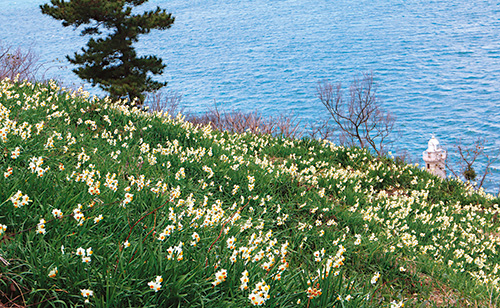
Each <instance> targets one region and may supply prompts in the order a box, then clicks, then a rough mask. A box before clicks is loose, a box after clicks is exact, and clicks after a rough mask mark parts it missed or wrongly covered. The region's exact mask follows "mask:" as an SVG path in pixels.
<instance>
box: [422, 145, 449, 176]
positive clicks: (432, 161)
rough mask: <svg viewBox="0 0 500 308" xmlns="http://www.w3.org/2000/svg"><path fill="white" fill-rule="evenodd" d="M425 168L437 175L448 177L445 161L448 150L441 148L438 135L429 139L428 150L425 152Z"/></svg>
mask: <svg viewBox="0 0 500 308" xmlns="http://www.w3.org/2000/svg"><path fill="white" fill-rule="evenodd" d="M423 159H424V161H425V169H426V170H427V171H428V172H430V173H432V174H434V175H437V176H440V177H442V178H443V179H444V178H446V170H445V168H444V162H445V160H446V151H445V150H443V149H442V148H441V146H440V145H439V141H438V140H437V139H436V137H434V136H432V138H431V139H430V140H429V144H428V147H427V150H425V151H424V153H423Z"/></svg>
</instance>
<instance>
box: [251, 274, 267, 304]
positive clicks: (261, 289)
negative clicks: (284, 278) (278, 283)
mask: <svg viewBox="0 0 500 308" xmlns="http://www.w3.org/2000/svg"><path fill="white" fill-rule="evenodd" d="M269 289H270V287H269V285H268V284H266V282H265V281H264V280H262V281H261V282H259V283H257V284H256V285H255V288H254V289H253V290H252V293H250V294H249V295H248V299H250V302H251V303H252V304H253V305H254V306H262V305H264V304H265V303H266V301H267V300H268V299H269V298H271V295H269Z"/></svg>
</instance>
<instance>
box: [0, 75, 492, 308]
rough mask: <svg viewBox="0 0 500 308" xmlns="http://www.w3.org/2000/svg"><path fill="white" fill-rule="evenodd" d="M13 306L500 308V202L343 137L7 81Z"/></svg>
mask: <svg viewBox="0 0 500 308" xmlns="http://www.w3.org/2000/svg"><path fill="white" fill-rule="evenodd" d="M0 139H1V141H0V144H1V146H2V147H1V151H2V153H3V155H2V156H1V157H0V238H1V240H0V256H1V257H2V258H3V259H4V261H3V262H0V303H2V304H3V305H1V304H0V307H3V306H5V307H26V306H37V307H77V306H79V307H236V306H238V307H251V306H253V305H262V306H266V307H332V306H334V307H402V306H403V304H404V306H405V307H434V306H437V307H453V306H455V307H466V306H478V307H488V306H490V307H496V306H497V305H498V302H499V292H498V287H499V284H498V283H499V281H500V273H498V269H499V268H500V266H499V265H498V264H499V260H500V256H499V255H498V253H497V252H498V251H500V237H499V235H498V234H500V224H499V222H498V213H499V207H498V203H499V199H498V198H497V199H495V198H494V197H493V196H491V195H487V194H484V193H483V192H476V191H474V190H473V189H472V188H471V187H469V186H467V185H465V184H464V183H461V182H459V181H457V180H451V179H448V180H441V179H440V178H437V177H434V176H432V175H430V174H428V173H426V172H425V171H422V170H421V169H419V168H418V167H417V166H412V165H407V164H404V163H396V162H395V161H393V160H392V159H390V158H386V157H374V156H372V155H371V154H370V153H369V152H367V151H365V150H361V149H358V148H345V147H341V146H336V145H334V144H332V143H331V142H329V141H318V140H310V139H301V140H292V139H286V138H275V137H272V136H269V135H254V134H250V133H244V134H229V133H227V132H218V131H213V130H212V129H211V128H210V126H204V127H201V126H199V127H196V126H194V125H193V124H192V123H190V122H185V121H184V120H183V118H182V116H180V115H179V116H177V117H175V118H172V117H171V116H170V115H164V114H160V113H148V112H144V111H140V110H137V109H132V110H130V109H128V108H127V107H125V106H123V105H120V104H113V103H112V102H111V101H109V100H107V99H98V98H95V97H89V96H88V94H87V93H85V92H82V91H77V92H72V91H69V90H64V89H60V88H59V87H58V85H57V84H56V83H54V82H49V83H48V84H46V85H43V84H31V83H28V82H12V81H10V80H8V79H5V80H3V81H2V82H1V83H0Z"/></svg>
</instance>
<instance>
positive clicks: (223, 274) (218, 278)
mask: <svg viewBox="0 0 500 308" xmlns="http://www.w3.org/2000/svg"><path fill="white" fill-rule="evenodd" d="M226 278H227V271H226V270H225V269H221V270H219V271H218V272H217V273H215V281H213V282H212V286H214V287H215V286H218V285H219V284H221V283H222V282H224V281H226Z"/></svg>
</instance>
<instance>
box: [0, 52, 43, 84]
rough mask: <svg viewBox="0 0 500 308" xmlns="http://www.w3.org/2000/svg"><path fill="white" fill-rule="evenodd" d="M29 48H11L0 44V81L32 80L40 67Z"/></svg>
mask: <svg viewBox="0 0 500 308" xmlns="http://www.w3.org/2000/svg"><path fill="white" fill-rule="evenodd" d="M38 60H39V59H38V57H37V56H36V54H35V53H34V52H33V50H32V49H31V48H28V49H26V50H24V49H21V47H18V48H13V47H10V46H4V45H2V44H0V80H2V79H4V78H10V79H15V78H16V77H17V76H19V80H25V79H28V80H33V79H35V75H36V73H37V71H38V70H39V69H40V67H41V65H40V64H39V63H38Z"/></svg>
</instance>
